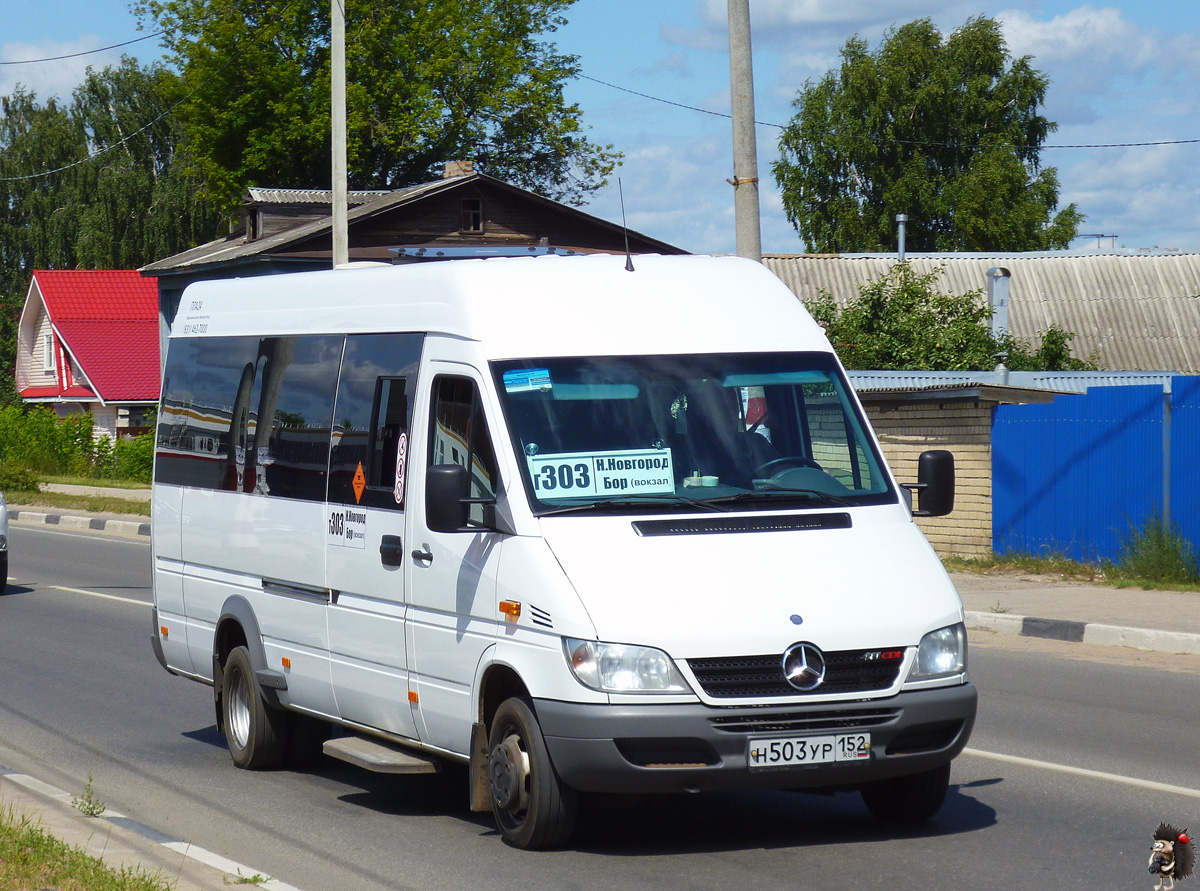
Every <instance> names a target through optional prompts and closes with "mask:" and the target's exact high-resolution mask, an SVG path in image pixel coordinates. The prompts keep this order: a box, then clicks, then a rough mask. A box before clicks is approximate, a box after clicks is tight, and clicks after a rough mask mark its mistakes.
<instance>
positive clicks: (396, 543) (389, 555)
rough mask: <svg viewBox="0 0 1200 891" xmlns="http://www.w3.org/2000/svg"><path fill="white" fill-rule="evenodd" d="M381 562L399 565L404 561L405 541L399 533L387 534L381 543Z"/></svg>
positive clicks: (388, 564) (385, 564)
mask: <svg viewBox="0 0 1200 891" xmlns="http://www.w3.org/2000/svg"><path fill="white" fill-rule="evenodd" d="M379 562H380V563H382V564H383V565H384V566H399V565H400V564H401V563H403V562H404V542H403V541H401V540H400V536H399V535H385V536H383V538H382V539H381V541H380V543H379Z"/></svg>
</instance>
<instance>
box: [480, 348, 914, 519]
mask: <svg viewBox="0 0 1200 891" xmlns="http://www.w3.org/2000/svg"><path fill="white" fill-rule="evenodd" d="M492 370H493V373H494V375H495V378H496V386H497V390H498V391H499V393H500V398H501V402H502V403H503V406H504V413H505V416H506V418H507V419H508V427H509V433H510V435H511V436H512V440H513V446H514V448H515V449H516V451H517V454H518V455H521V456H524V462H523V463H522V467H521V472H522V477H523V479H524V483H525V488H526V491H527V492H528V494H529V498H530V503H531V504H532V505H533V508H534V511H535V513H539V514H546V513H552V512H571V511H574V510H579V511H584V510H601V509H620V510H627V509H638V508H641V509H654V510H663V509H672V510H674V509H682V510H697V509H707V510H713V509H722V508H724V509H732V508H737V509H739V510H740V509H747V508H748V509H754V508H758V507H763V508H779V507H795V506H806V507H829V506H830V505H865V504H883V503H891V502H895V500H896V496H895V493H894V492H893V490H892V488H891V485H890V483H889V482H888V479H887V476H886V474H885V473H884V472H883V462H882V460H881V459H880V457H879V455H878V453H877V452H876V450H875V448H874V446H873V444H872V442H871V440H870V438H869V437H868V436H867V435H866V427H865V424H864V422H863V420H862V418H861V417H860V416H859V414H858V412H857V411H856V410H855V407H854V403H853V402H852V400H851V399H849V398H848V395H847V384H846V382H845V379H844V378H843V376H842V375H841V374H840V373H839V372H838V370H837V366H836V364H835V362H834V359H833V357H832V356H831V355H829V354H827V353H769V354H740V353H739V354H717V355H683V356H679V355H674V356H614V357H588V358H565V359H564V358H555V359H524V360H515V361H505V362H496V363H493V366H492Z"/></svg>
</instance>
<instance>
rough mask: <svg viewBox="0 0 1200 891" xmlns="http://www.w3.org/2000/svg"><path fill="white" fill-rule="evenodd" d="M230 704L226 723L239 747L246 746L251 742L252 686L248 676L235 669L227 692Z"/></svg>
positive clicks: (231, 736) (227, 709) (235, 743)
mask: <svg viewBox="0 0 1200 891" xmlns="http://www.w3.org/2000/svg"><path fill="white" fill-rule="evenodd" d="M226 695H227V696H228V698H229V704H228V705H227V706H226V709H225V718H226V720H225V723H226V724H228V725H229V733H230V738H231V739H232V740H233V743H234V745H235V746H237V747H238V748H239V749H244V748H246V745H247V743H249V742H250V686H249V684H247V683H246V676H245V675H244V674H242V673H241V672H240V671H235V672H234V674H233V678H232V683H231V684H230V690H229V692H228V693H227V694H226Z"/></svg>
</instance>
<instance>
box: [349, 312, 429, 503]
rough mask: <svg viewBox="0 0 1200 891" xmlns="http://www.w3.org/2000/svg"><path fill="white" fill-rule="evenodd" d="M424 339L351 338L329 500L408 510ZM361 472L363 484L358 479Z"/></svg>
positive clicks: (412, 336) (399, 336)
mask: <svg viewBox="0 0 1200 891" xmlns="http://www.w3.org/2000/svg"><path fill="white" fill-rule="evenodd" d="M423 342H424V337H423V335H421V334H356V335H351V336H350V337H347V338H346V352H345V358H344V359H343V362H342V374H341V380H340V381H339V383H338V393H337V407H336V408H335V410H334V415H333V417H334V427H333V453H332V455H331V457H330V473H331V476H330V481H329V500H330V501H331V502H338V503H341V504H363V505H369V506H371V507H386V508H393V509H397V510H399V509H403V507H404V471H405V458H406V456H407V453H408V436H409V433H408V431H409V428H410V426H411V424H412V405H413V396H414V392H415V389H414V388H415V386H416V380H417V368H418V366H419V364H420V361H421V345H422V343H423ZM360 467H361V468H362V482H361V484H360V486H359V487H358V489H357V490H356V487H355V483H354V479H355V477H356V476H357V475H358V473H359V468H360Z"/></svg>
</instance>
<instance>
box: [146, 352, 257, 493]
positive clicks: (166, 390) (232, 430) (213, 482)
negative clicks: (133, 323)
mask: <svg viewBox="0 0 1200 891" xmlns="http://www.w3.org/2000/svg"><path fill="white" fill-rule="evenodd" d="M258 347H259V339H258V338H257V337H221V338H208V339H197V340H172V341H171V343H170V346H169V347H168V350H167V367H166V374H165V375H164V378H163V398H162V409H161V411H160V412H159V415H158V431H157V434H156V440H155V450H156V461H155V466H154V478H155V482H158V483H167V484H170V485H177V486H193V487H196V488H200V489H240V488H241V480H240V479H239V473H244V469H245V447H246V439H247V437H248V435H249V430H250V428H251V426H252V425H253V424H254V423H255V422H256V419H255V418H253V417H252V416H251V415H252V411H253V410H252V407H251V405H252V401H253V393H252V389H253V382H254V377H255V374H254V369H255V364H256V360H257V358H258ZM239 467H240V471H239Z"/></svg>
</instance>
